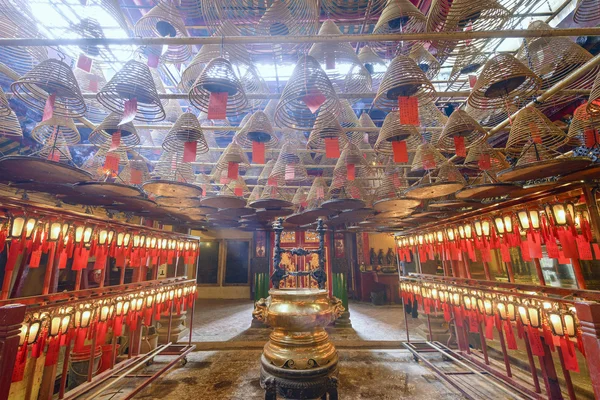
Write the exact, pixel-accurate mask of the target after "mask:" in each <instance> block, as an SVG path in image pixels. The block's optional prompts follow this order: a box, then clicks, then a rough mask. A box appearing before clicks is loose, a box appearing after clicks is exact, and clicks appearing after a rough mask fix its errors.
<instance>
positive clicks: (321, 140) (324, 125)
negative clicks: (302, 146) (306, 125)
mask: <svg viewBox="0 0 600 400" xmlns="http://www.w3.org/2000/svg"><path fill="white" fill-rule="evenodd" d="M329 141H333V142H329ZM327 143H331V144H330V145H329V146H334V147H336V145H337V147H336V149H334V150H333V151H334V153H337V155H335V156H331V157H329V158H337V156H338V155H339V150H340V149H341V148H343V147H345V146H346V143H348V138H347V136H346V133H345V132H344V131H343V130H342V127H341V126H340V123H339V122H338V120H337V119H336V118H335V117H334V116H333V115H332V114H330V113H329V112H327V111H324V112H321V113H320V114H319V116H318V117H317V121H316V122H315V126H314V128H313V130H312V131H311V132H310V135H309V137H308V142H307V143H306V147H307V148H308V149H318V150H325V149H326V147H327V146H328V144H327Z"/></svg>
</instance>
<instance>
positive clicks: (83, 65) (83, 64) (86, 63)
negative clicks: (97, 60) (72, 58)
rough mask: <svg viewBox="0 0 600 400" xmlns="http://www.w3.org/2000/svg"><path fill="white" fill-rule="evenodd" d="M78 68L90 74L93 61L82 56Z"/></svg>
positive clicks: (78, 60) (78, 61)
mask: <svg viewBox="0 0 600 400" xmlns="http://www.w3.org/2000/svg"><path fill="white" fill-rule="evenodd" d="M77 68H79V69H82V70H84V71H85V72H88V73H89V72H90V71H91V70H92V59H91V58H89V57H88V56H86V55H85V54H80V55H79V58H78V59H77Z"/></svg>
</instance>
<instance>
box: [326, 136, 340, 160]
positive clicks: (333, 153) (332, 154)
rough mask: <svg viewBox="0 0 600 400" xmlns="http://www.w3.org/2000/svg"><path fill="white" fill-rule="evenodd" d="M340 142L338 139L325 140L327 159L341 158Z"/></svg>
mask: <svg viewBox="0 0 600 400" xmlns="http://www.w3.org/2000/svg"><path fill="white" fill-rule="evenodd" d="M339 156H340V142H339V140H338V138H336V137H335V138H325V157H327V158H339Z"/></svg>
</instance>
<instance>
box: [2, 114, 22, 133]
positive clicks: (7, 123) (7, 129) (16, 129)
mask: <svg viewBox="0 0 600 400" xmlns="http://www.w3.org/2000/svg"><path fill="white" fill-rule="evenodd" d="M0 136H4V137H10V138H15V139H20V138H22V137H23V130H22V129H21V124H20V123H19V119H18V118H17V115H16V114H15V113H14V112H13V111H12V110H11V111H10V114H8V115H3V116H0Z"/></svg>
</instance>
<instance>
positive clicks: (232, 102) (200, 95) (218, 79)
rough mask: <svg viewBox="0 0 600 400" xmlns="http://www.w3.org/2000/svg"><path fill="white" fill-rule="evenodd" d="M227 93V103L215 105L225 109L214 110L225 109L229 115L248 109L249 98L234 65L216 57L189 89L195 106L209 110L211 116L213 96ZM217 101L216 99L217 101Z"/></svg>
mask: <svg viewBox="0 0 600 400" xmlns="http://www.w3.org/2000/svg"><path fill="white" fill-rule="evenodd" d="M223 93H226V94H227V95H226V99H221V100H226V103H225V101H223V102H224V103H225V104H219V105H215V108H216V107H223V108H224V110H214V111H215V112H219V113H220V112H221V111H224V112H225V114H226V115H227V116H228V117H232V116H235V115H238V114H240V113H242V112H244V111H246V109H247V107H248V99H247V98H246V93H245V92H244V87H243V85H242V82H240V80H239V79H238V77H237V76H236V75H235V73H234V72H233V67H232V65H231V63H230V62H229V61H227V60H226V59H224V58H221V57H219V58H215V59H213V60H211V61H210V62H209V63H208V64H207V65H206V67H205V68H204V70H203V71H202V73H201V74H200V76H199V77H198V79H196V82H194V84H193V85H192V87H191V89H190V91H189V100H190V102H191V103H192V105H193V106H194V107H196V108H197V109H199V110H200V111H204V112H207V113H208V114H209V117H210V111H212V110H209V106H210V105H211V103H210V101H211V98H215V99H216V97H215V96H217V94H218V95H219V97H221V96H224V95H222V94H223ZM215 102H216V101H215Z"/></svg>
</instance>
